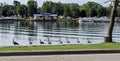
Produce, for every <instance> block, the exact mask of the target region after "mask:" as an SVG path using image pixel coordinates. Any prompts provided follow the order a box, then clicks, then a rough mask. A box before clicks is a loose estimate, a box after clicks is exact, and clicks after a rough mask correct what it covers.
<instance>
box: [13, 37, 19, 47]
mask: <svg viewBox="0 0 120 61" xmlns="http://www.w3.org/2000/svg"><path fill="white" fill-rule="evenodd" d="M13 44H14V46H16V45H19V43H17V42H15V41H14V38H13Z"/></svg>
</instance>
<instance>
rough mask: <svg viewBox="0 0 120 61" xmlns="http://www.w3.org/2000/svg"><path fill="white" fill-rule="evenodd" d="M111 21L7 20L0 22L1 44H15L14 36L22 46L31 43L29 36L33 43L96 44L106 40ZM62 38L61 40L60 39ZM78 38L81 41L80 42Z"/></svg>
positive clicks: (119, 32) (116, 26) (118, 27)
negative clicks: (13, 41) (49, 41)
mask: <svg viewBox="0 0 120 61" xmlns="http://www.w3.org/2000/svg"><path fill="white" fill-rule="evenodd" d="M108 26H109V23H80V24H79V23H73V22H20V21H18V22H10V23H9V22H7V23H0V46H14V45H13V43H12V39H13V38H14V39H15V41H16V42H18V43H19V44H20V45H21V46H28V45H29V38H31V40H32V41H31V42H32V44H33V45H41V44H40V40H41V41H43V42H44V43H45V44H43V45H48V38H49V40H51V43H52V44H51V45H60V44H61V41H62V44H67V40H69V41H70V43H69V44H89V43H88V41H90V42H91V43H90V44H96V43H102V42H104V38H103V37H104V36H106V35H107V29H108ZM119 29H120V24H119V23H116V24H115V28H114V33H113V37H114V41H115V42H120V41H119V35H120V31H119ZM60 40H61V41H60ZM78 40H79V42H80V43H78Z"/></svg>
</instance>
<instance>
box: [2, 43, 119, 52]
mask: <svg viewBox="0 0 120 61" xmlns="http://www.w3.org/2000/svg"><path fill="white" fill-rule="evenodd" d="M89 49H100V50H101V49H112V50H114V49H120V43H102V44H89V45H81V44H77V45H55V46H29V47H28V46H15V47H0V52H6V51H11V52H17V51H40V50H89Z"/></svg>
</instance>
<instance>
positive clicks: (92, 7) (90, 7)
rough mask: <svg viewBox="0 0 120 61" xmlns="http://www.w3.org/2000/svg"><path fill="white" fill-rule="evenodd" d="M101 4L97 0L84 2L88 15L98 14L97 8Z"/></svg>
mask: <svg viewBox="0 0 120 61" xmlns="http://www.w3.org/2000/svg"><path fill="white" fill-rule="evenodd" d="M99 6H100V4H98V3H95V2H87V3H86V4H84V5H83V7H84V8H85V11H86V15H87V17H93V16H97V15H98V13H97V10H96V8H97V7H99Z"/></svg>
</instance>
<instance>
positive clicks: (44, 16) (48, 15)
mask: <svg viewBox="0 0 120 61" xmlns="http://www.w3.org/2000/svg"><path fill="white" fill-rule="evenodd" d="M57 17H58V15H57V14H51V13H40V14H34V20H57Z"/></svg>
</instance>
